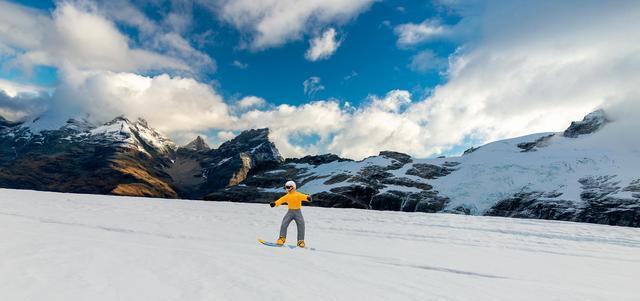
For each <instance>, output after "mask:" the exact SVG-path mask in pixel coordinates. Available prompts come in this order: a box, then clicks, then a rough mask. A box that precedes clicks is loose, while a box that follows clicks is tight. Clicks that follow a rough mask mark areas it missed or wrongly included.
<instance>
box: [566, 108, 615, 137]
mask: <svg viewBox="0 0 640 301" xmlns="http://www.w3.org/2000/svg"><path fill="white" fill-rule="evenodd" d="M608 122H609V120H608V119H607V117H606V116H605V114H604V111H603V110H597V111H594V112H591V113H589V114H588V115H587V116H585V117H584V119H582V121H574V122H572V123H571V125H570V126H569V128H567V129H566V130H565V131H564V133H563V134H562V135H563V136H565V137H569V138H576V137H578V136H580V135H585V134H591V133H593V132H595V131H597V130H599V129H600V128H602V127H603V126H604V125H605V124H606V123H608Z"/></svg>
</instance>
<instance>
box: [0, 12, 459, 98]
mask: <svg viewBox="0 0 640 301" xmlns="http://www.w3.org/2000/svg"><path fill="white" fill-rule="evenodd" d="M141 2H143V1H141ZM16 3H20V4H23V5H25V6H29V7H33V8H37V9H41V10H43V11H52V10H54V9H55V7H56V3H55V1H16ZM132 3H133V4H135V5H136V7H138V8H139V9H140V10H141V11H143V12H144V13H145V14H146V15H147V16H148V17H149V18H150V19H152V20H154V21H156V22H162V20H163V19H164V18H166V15H167V14H168V13H169V12H170V11H171V10H172V7H171V3H170V2H168V1H167V2H163V3H159V4H156V3H153V4H150V3H146V4H136V3H135V1H134V2H132ZM192 10H193V11H192V12H189V15H190V16H189V17H190V18H192V20H191V22H192V24H191V25H190V28H189V29H188V30H187V33H186V34H185V35H184V36H185V38H186V39H188V40H190V41H192V43H193V44H195V45H196V46H197V48H198V50H200V51H202V52H204V53H206V54H207V55H209V56H210V57H212V58H214V59H215V61H216V68H209V69H206V68H205V69H204V70H201V72H199V74H197V77H198V79H199V80H201V81H203V82H206V83H211V84H213V85H216V87H217V89H218V91H219V92H220V93H221V94H222V95H224V96H225V97H227V98H229V99H234V98H241V97H243V96H246V95H258V96H260V97H262V98H264V99H266V100H268V101H269V102H270V103H273V104H283V103H286V104H294V105H298V104H302V103H305V102H308V101H310V100H315V99H327V98H336V99H338V100H341V101H349V102H350V103H352V104H354V105H357V104H359V103H360V102H362V101H366V100H367V97H368V96H369V95H371V94H375V95H384V94H385V93H386V92H387V91H390V90H393V89H404V90H409V91H411V92H413V93H415V94H416V95H421V94H424V93H428V91H429V90H430V89H431V88H433V87H434V86H435V85H437V84H438V83H442V81H443V76H442V75H441V74H440V72H441V71H443V70H427V71H424V72H423V71H414V70H411V68H410V67H409V65H410V63H411V58H412V56H414V55H415V54H416V53H418V52H419V51H421V50H424V49H429V50H431V51H433V52H434V53H436V54H437V55H438V56H440V57H441V58H445V59H446V57H448V56H449V55H450V54H451V53H452V52H453V51H455V49H456V47H457V45H456V43H454V42H452V41H449V40H438V41H435V42H432V43H425V44H423V45H417V46H411V47H406V48H399V47H398V46H397V45H396V40H397V35H396V34H395V33H394V26H396V25H398V24H403V23H420V22H422V21H424V20H425V19H430V18H438V19H439V20H441V21H442V23H444V24H455V23H456V22H457V21H458V20H459V19H460V18H459V16H456V15H455V13H452V12H448V11H446V10H444V9H443V8H442V7H438V6H437V4H435V3H431V2H428V1H425V2H422V1H388V2H377V3H373V4H372V5H371V6H370V7H369V8H367V9H365V10H364V12H363V13H361V14H360V15H358V16H354V17H353V20H352V21H350V22H347V23H346V24H344V25H343V26H340V28H339V30H338V31H339V34H340V36H341V38H342V39H343V42H342V43H341V45H340V47H339V51H336V53H335V54H333V55H332V56H331V57H330V58H329V59H326V60H321V61H315V62H311V61H308V60H307V59H305V57H304V53H305V51H306V50H307V48H308V47H309V44H308V39H305V38H301V39H297V40H294V41H291V42H289V43H286V44H284V45H282V46H279V47H273V48H268V49H261V50H254V49H247V48H241V47H240V46H239V45H240V43H241V35H242V33H241V32H239V31H238V30H236V29H235V28H233V27H232V26H229V25H227V24H224V23H223V22H221V21H220V20H218V19H217V18H216V16H215V14H214V13H212V12H209V11H207V10H205V9H202V8H201V7H199V6H198V5H197V4H193V5H192ZM118 26H119V28H120V30H122V32H123V33H125V34H126V35H127V36H128V37H129V38H130V39H131V40H132V41H131V42H132V43H133V44H138V45H139V44H142V41H140V39H142V38H143V37H140V36H139V34H138V32H137V30H136V29H135V28H133V27H131V26H126V25H124V24H118ZM208 31H209V32H212V34H211V35H210V36H207V37H206V40H205V43H202V45H197V44H198V42H195V41H196V40H197V39H198V36H199V35H202V34H203V33H206V32H208ZM234 62H239V64H238V65H241V66H246V67H240V68H239V67H238V66H237V65H234ZM371 62H375V64H372V63H371ZM32 72H33V74H29V75H28V76H26V75H24V74H22V73H21V72H20V70H4V71H3V73H2V74H1V76H2V77H3V78H6V79H13V80H19V81H28V82H32V83H36V84H39V85H47V86H55V83H56V68H55V67H50V66H37V67H36V68H35V69H33V70H32ZM153 73H154V72H153V71H151V72H147V73H145V74H153ZM312 76H316V77H319V78H320V80H321V85H322V86H324V89H323V90H321V91H318V92H317V93H314V94H313V95H307V94H305V93H304V89H303V82H304V81H305V80H307V79H308V78H310V77H312Z"/></svg>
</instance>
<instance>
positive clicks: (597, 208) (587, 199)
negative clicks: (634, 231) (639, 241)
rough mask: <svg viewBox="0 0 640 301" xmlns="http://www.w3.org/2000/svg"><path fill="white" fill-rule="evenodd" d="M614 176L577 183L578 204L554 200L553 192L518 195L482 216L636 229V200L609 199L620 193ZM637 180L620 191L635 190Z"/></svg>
mask: <svg viewBox="0 0 640 301" xmlns="http://www.w3.org/2000/svg"><path fill="white" fill-rule="evenodd" d="M615 178H616V177H615V176H611V175H609V176H593V177H585V178H582V179H580V180H579V182H580V184H582V192H581V193H580V198H581V199H582V202H579V201H571V200H561V199H556V198H558V197H559V196H560V195H559V194H558V193H555V192H547V193H544V192H521V193H516V194H515V195H514V196H513V197H511V198H507V199H505V200H502V201H500V202H498V203H497V204H496V205H495V206H493V208H491V209H490V210H489V211H487V212H486V214H485V215H491V216H505V217H521V218H537V219H551V220H565V221H576V222H587V223H596V224H605V225H617V226H630V227H640V198H639V197H636V196H634V197H633V198H631V199H624V198H616V197H612V196H611V195H612V194H615V193H617V192H620V191H621V188H620V186H619V184H620V182H619V181H616V180H615ZM637 183H640V181H638V180H634V181H632V184H631V185H629V186H628V187H626V188H624V190H623V191H631V190H627V189H636V188H635V184H637Z"/></svg>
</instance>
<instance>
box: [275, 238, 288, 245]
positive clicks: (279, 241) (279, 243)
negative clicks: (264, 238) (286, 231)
mask: <svg viewBox="0 0 640 301" xmlns="http://www.w3.org/2000/svg"><path fill="white" fill-rule="evenodd" d="M285 241H287V238H286V237H284V236H280V238H278V241H277V242H276V244H277V245H280V246H281V245H284V242H285Z"/></svg>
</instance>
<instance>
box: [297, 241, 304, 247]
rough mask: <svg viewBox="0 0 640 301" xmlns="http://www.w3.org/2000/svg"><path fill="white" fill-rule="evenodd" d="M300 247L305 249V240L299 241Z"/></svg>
mask: <svg viewBox="0 0 640 301" xmlns="http://www.w3.org/2000/svg"><path fill="white" fill-rule="evenodd" d="M298 247H300V248H304V240H298Z"/></svg>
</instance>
